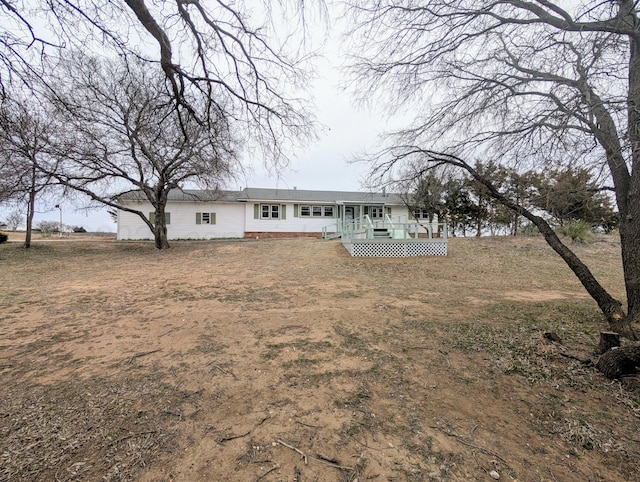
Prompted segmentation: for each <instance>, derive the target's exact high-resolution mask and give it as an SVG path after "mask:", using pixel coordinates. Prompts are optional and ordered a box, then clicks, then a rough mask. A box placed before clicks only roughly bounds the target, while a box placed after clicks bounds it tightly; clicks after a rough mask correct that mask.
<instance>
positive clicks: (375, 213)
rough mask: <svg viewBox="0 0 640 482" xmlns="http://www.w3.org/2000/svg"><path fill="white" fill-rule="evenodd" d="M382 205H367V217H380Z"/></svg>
mask: <svg viewBox="0 0 640 482" xmlns="http://www.w3.org/2000/svg"><path fill="white" fill-rule="evenodd" d="M382 213H383V210H382V206H369V217H370V218H371V219H382Z"/></svg>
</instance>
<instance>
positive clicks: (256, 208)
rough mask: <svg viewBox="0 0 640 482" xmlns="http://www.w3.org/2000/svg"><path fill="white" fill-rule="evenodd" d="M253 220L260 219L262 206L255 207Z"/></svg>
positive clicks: (255, 205) (256, 205)
mask: <svg viewBox="0 0 640 482" xmlns="http://www.w3.org/2000/svg"><path fill="white" fill-rule="evenodd" d="M253 219H260V204H254V205H253Z"/></svg>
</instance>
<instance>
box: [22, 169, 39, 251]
mask: <svg viewBox="0 0 640 482" xmlns="http://www.w3.org/2000/svg"><path fill="white" fill-rule="evenodd" d="M35 208H36V166H35V164H33V163H32V166H31V187H30V189H29V204H28V206H27V232H26V233H25V237H24V247H25V249H29V248H30V247H31V233H32V232H33V215H34V214H35Z"/></svg>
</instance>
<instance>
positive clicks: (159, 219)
mask: <svg viewBox="0 0 640 482" xmlns="http://www.w3.org/2000/svg"><path fill="white" fill-rule="evenodd" d="M59 75H60V79H61V81H60V82H61V84H62V82H67V85H68V87H65V86H63V85H61V84H60V85H56V92H57V93H58V94H57V96H55V97H54V98H53V99H52V100H53V102H54V103H55V104H56V106H57V107H58V116H59V118H58V119H57V122H58V125H59V127H58V129H57V136H56V140H55V143H54V144H55V146H54V148H53V152H55V153H56V156H57V157H58V159H59V162H60V167H61V169H59V170H58V172H57V173H52V174H53V175H54V176H55V177H56V179H58V180H59V181H60V182H61V183H63V184H64V185H65V186H68V187H71V188H72V189H74V190H76V191H79V192H82V193H84V194H86V195H87V196H89V197H90V198H91V199H92V200H94V201H98V202H100V203H102V204H104V205H107V206H110V207H112V208H117V209H123V210H126V211H129V212H132V213H135V214H137V215H138V216H140V218H141V219H142V220H143V221H144V222H145V223H146V224H147V226H149V229H150V230H151V231H152V233H153V234H154V238H155V245H156V248H158V249H164V248H168V247H169V243H168V241H167V229H166V222H165V207H166V203H167V199H168V195H169V192H170V191H171V190H174V189H181V188H183V187H184V185H185V183H187V182H195V183H199V184H201V185H204V186H207V187H209V188H212V189H215V188H217V187H218V186H219V185H220V184H221V183H223V182H225V181H226V180H228V178H229V177H230V176H232V175H233V173H234V172H235V171H236V170H237V169H238V166H239V163H238V160H237V157H236V151H235V147H236V145H237V143H236V142H235V140H234V138H233V136H232V134H231V125H230V124H229V120H228V119H227V117H226V116H225V112H223V111H221V110H219V111H217V114H215V115H216V117H215V118H214V114H213V112H212V111H211V106H208V105H205V106H201V108H202V109H208V110H210V112H209V113H208V114H207V115H208V116H209V118H210V122H209V123H208V124H206V125H205V124H202V123H201V122H199V120H198V119H197V118H196V115H194V112H193V109H194V108H195V107H196V106H198V104H197V101H196V100H195V99H194V100H191V99H190V104H191V107H190V108H188V109H187V108H185V107H184V106H181V105H176V104H175V103H174V102H173V98H172V95H173V93H172V91H171V87H170V86H167V83H166V79H165V78H164V76H163V75H162V73H161V72H160V71H159V69H157V68H156V69H154V68H153V66H149V65H147V64H145V63H143V62H131V61H130V62H129V63H128V64H124V63H121V62H118V61H109V60H100V59H98V58H95V57H87V56H85V55H83V54H80V53H76V54H75V55H74V56H73V58H70V59H69V61H68V62H65V63H62V64H61V65H60V66H59ZM198 112H199V111H198ZM196 114H197V113H196ZM132 191H138V192H140V193H141V194H140V197H141V200H147V201H148V202H149V203H151V205H152V206H153V209H154V213H153V216H149V213H145V212H142V211H139V210H135V209H133V208H131V207H127V206H125V205H124V204H122V203H120V202H119V199H118V197H119V196H121V195H122V194H123V193H128V192H132Z"/></svg>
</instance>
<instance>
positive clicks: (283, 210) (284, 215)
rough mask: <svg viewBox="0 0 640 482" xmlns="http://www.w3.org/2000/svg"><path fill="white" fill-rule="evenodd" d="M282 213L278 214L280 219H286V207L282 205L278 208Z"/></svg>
mask: <svg viewBox="0 0 640 482" xmlns="http://www.w3.org/2000/svg"><path fill="white" fill-rule="evenodd" d="M280 209H281V211H282V213H281V214H280V219H287V205H286V204H283V205H281V206H280Z"/></svg>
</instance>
